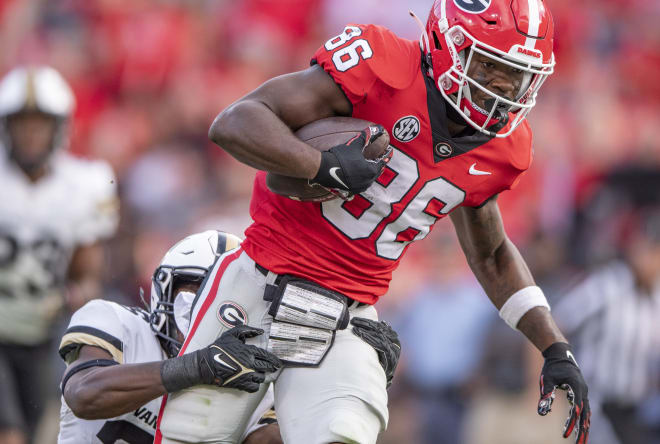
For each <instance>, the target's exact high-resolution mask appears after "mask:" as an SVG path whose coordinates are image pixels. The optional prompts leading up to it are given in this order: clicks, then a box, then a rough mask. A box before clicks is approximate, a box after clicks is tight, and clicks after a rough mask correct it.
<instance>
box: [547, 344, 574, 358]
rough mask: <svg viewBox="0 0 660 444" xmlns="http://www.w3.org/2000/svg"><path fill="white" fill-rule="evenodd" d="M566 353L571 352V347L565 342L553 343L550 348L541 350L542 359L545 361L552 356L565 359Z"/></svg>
mask: <svg viewBox="0 0 660 444" xmlns="http://www.w3.org/2000/svg"><path fill="white" fill-rule="evenodd" d="M567 351H570V352H572V351H573V350H571V346H570V345H569V344H567V343H565V342H555V343H554V344H552V345H551V346H550V347H548V348H546V349H545V350H543V357H544V358H546V359H547V358H549V357H552V356H561V357H563V358H565V357H566V352H567Z"/></svg>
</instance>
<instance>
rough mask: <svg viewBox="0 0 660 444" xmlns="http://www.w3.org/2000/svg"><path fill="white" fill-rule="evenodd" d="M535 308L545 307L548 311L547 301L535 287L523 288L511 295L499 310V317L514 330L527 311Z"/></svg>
mask: <svg viewBox="0 0 660 444" xmlns="http://www.w3.org/2000/svg"><path fill="white" fill-rule="evenodd" d="M535 307H545V308H547V309H548V310H550V305H549V304H548V300H547V299H546V298H545V295H544V294H543V290H541V289H540V288H539V287H537V286H536V285H532V286H529V287H525V288H523V289H522V290H518V291H516V292H515V293H513V294H512V295H511V296H510V297H509V299H507V301H506V302H505V303H504V305H502V308H501V309H500V317H501V318H502V319H504V322H506V323H507V325H508V326H509V327H511V328H513V329H514V330H516V329H517V326H518V322H520V319H521V318H522V317H523V316H524V315H525V313H527V312H528V311H529V310H531V309H532V308H535Z"/></svg>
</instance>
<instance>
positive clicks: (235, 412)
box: [154, 250, 272, 444]
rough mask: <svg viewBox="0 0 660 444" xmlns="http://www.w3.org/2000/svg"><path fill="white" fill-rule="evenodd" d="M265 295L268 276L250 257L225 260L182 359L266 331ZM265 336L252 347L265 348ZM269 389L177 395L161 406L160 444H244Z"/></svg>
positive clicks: (205, 293)
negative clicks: (222, 339)
mask: <svg viewBox="0 0 660 444" xmlns="http://www.w3.org/2000/svg"><path fill="white" fill-rule="evenodd" d="M263 291H264V284H263V276H261V275H257V273H256V271H255V270H254V262H253V261H251V260H250V259H249V257H247V255H246V254H245V253H243V252H242V251H241V250H236V251H233V252H228V253H226V254H225V255H224V256H223V257H220V259H219V260H218V262H217V263H216V265H215V266H214V268H213V270H212V271H211V273H210V274H209V277H208V279H207V281H206V283H205V284H204V286H203V288H202V289H201V291H200V294H199V297H198V300H197V301H196V303H195V306H194V309H193V315H192V318H191V327H190V331H189V333H188V336H187V337H186V340H185V342H184V344H183V347H182V349H181V354H184V353H190V352H191V351H194V350H198V349H200V348H202V347H205V346H207V345H208V344H210V343H211V342H213V341H214V340H215V339H216V338H218V337H219V336H220V335H221V334H222V333H223V332H224V331H225V330H228V329H229V328H232V327H234V326H236V325H239V324H247V325H251V326H254V327H260V328H263V327H264V326H263V325H262V322H263V320H264V317H265V315H266V312H267V310H268V304H267V303H266V302H265V301H264V300H263ZM266 334H267V333H266ZM263 336H264V335H261V336H258V337H256V338H251V339H249V340H248V341H247V342H250V343H253V344H254V345H256V346H258V347H264V348H265V346H266V340H265V339H264V338H263ZM271 378H272V377H271ZM267 388H268V384H263V385H262V387H261V389H260V390H259V391H258V392H256V393H247V392H244V391H239V390H236V389H229V388H218V387H213V386H196V387H191V388H189V389H186V390H182V391H180V392H177V393H171V394H169V395H168V396H167V398H166V399H165V400H164V401H163V405H162V406H161V413H160V415H159V424H158V429H157V431H156V437H155V440H154V443H155V444H165V443H198V442H203V443H223V444H225V443H232V444H233V443H238V442H240V438H241V436H242V435H243V434H244V432H245V429H246V427H247V426H248V421H249V419H250V417H251V416H252V414H253V412H254V410H255V408H256V407H257V405H258V404H259V402H260V401H261V399H262V398H263V396H264V394H265V392H266V390H267Z"/></svg>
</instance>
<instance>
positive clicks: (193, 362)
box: [160, 352, 202, 393]
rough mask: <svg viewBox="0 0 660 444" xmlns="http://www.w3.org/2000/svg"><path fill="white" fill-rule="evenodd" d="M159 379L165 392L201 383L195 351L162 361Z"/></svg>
mask: <svg viewBox="0 0 660 444" xmlns="http://www.w3.org/2000/svg"><path fill="white" fill-rule="evenodd" d="M160 379H161V380H162V382H163V387H165V390H167V393H172V392H178V391H179V390H183V389H184V388H188V387H192V386H193V385H199V384H202V380H201V379H202V377H201V374H200V372H199V364H198V356H197V352H193V353H189V354H187V355H183V356H179V357H177V358H170V359H166V360H165V361H163V364H162V365H161V366H160Z"/></svg>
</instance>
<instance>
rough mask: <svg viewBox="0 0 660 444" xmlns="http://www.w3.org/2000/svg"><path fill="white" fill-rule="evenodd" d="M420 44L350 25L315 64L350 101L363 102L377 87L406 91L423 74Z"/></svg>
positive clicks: (376, 28) (318, 53) (373, 27)
mask: <svg viewBox="0 0 660 444" xmlns="http://www.w3.org/2000/svg"><path fill="white" fill-rule="evenodd" d="M420 61H421V52H420V49H419V45H418V44H417V43H416V42H413V41H411V40H406V39H402V38H400V37H398V36H397V35H395V34H394V33H393V32H392V31H390V30H388V29H387V28H384V27H382V26H377V25H358V24H349V25H348V26H346V28H345V29H344V31H343V32H342V33H341V34H339V35H338V36H336V37H333V38H331V39H330V40H328V41H327V42H326V43H325V44H324V45H323V46H322V47H321V48H319V49H318V50H317V51H316V53H315V54H314V57H313V59H312V64H318V65H320V66H321V67H322V68H323V69H324V70H325V71H326V72H328V74H330V75H331V76H332V77H333V79H334V80H335V82H337V84H339V86H341V87H342V89H343V90H344V92H345V93H346V95H347V97H348V98H349V100H351V102H352V103H357V102H359V101H361V100H363V99H364V98H365V97H366V95H367V93H368V92H369V91H370V90H371V89H372V87H373V86H374V84H376V83H377V82H382V83H383V84H385V85H387V86H388V87H390V88H393V89H404V88H406V87H408V86H409V85H410V84H412V82H413V81H414V80H415V77H416V75H417V74H418V73H419V69H420Z"/></svg>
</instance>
